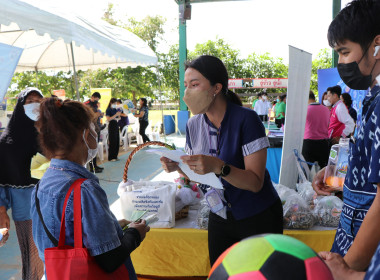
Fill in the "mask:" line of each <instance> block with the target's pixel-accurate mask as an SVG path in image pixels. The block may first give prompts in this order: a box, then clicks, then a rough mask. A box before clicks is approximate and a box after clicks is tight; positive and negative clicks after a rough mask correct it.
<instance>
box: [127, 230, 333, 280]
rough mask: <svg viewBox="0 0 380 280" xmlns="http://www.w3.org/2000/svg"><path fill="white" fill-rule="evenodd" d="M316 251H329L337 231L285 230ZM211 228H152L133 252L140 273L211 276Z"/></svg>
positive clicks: (136, 268) (167, 275)
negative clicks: (209, 253) (209, 236)
mask: <svg viewBox="0 0 380 280" xmlns="http://www.w3.org/2000/svg"><path fill="white" fill-rule="evenodd" d="M284 234H286V235H289V236H292V237H295V238H297V239H298V240H300V241H302V242H304V243H306V244H307V245H309V246H310V247H311V248H313V249H314V250H315V251H316V252H319V251H329V250H330V248H331V245H332V243H333V241H334V236H335V230H326V231H317V230H285V231H284ZM207 244H208V241H207V230H200V229H185V228H173V229H151V231H150V232H149V233H148V234H147V236H146V238H145V240H144V241H143V242H142V243H141V245H140V247H139V248H137V249H136V250H135V251H134V252H133V253H132V261H133V265H134V267H135V270H136V273H137V274H141V275H154V276H166V277H169V276H173V277H174V276H207V275H208V273H209V270H210V264H209V256H208V245H207Z"/></svg>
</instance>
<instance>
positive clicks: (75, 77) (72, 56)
mask: <svg viewBox="0 0 380 280" xmlns="http://www.w3.org/2000/svg"><path fill="white" fill-rule="evenodd" d="M70 48H71V58H72V60H73V68H74V80H75V90H76V92H77V100H78V101H80V98H79V87H78V77H77V71H76V70H75V60H74V48H73V42H71V43H70Z"/></svg>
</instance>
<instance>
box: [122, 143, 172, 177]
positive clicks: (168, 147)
mask: <svg viewBox="0 0 380 280" xmlns="http://www.w3.org/2000/svg"><path fill="white" fill-rule="evenodd" d="M148 146H161V147H165V148H167V149H169V150H175V146H174V145H173V146H170V145H169V144H166V143H163V142H160V141H149V142H146V143H144V144H142V145H140V146H138V147H136V148H135V149H134V150H133V151H132V152H131V154H130V155H129V157H128V159H127V162H126V163H125V167H124V174H123V181H124V183H125V182H127V180H128V177H127V174H128V167H129V164H130V163H131V161H132V158H133V156H134V155H135V154H136V153H137V152H138V151H140V150H141V149H144V148H145V147H148Z"/></svg>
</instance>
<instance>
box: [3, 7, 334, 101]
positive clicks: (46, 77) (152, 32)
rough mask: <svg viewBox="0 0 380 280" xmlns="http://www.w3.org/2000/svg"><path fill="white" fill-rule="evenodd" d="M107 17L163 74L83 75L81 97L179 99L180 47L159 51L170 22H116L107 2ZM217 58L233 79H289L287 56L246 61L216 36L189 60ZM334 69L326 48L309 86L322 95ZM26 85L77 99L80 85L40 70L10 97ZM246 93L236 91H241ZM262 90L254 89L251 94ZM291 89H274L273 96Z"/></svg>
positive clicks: (17, 84)
mask: <svg viewBox="0 0 380 280" xmlns="http://www.w3.org/2000/svg"><path fill="white" fill-rule="evenodd" d="M103 19H104V20H106V21H107V22H109V23H110V24H113V25H117V26H120V27H123V28H126V29H127V30H129V31H131V32H133V33H134V34H135V35H137V36H139V37H140V38H141V39H143V40H144V41H145V42H147V44H148V45H149V46H150V47H151V48H152V50H153V51H155V52H156V54H157V57H158V70H157V69H156V67H151V66H148V67H141V66H138V67H136V68H132V67H127V68H117V69H106V70H100V69H99V70H96V71H93V70H88V71H78V73H77V75H78V81H79V92H80V96H81V97H83V96H89V95H90V89H91V88H111V89H112V96H113V97H117V98H128V99H131V100H134V101H136V100H137V99H138V98H140V97H152V98H155V97H157V96H158V95H161V94H163V95H164V96H165V97H167V98H169V99H171V100H178V99H179V46H178V44H175V45H172V46H170V48H169V50H168V51H167V52H165V53H158V52H157V47H158V45H159V43H160V42H162V41H163V40H164V34H165V33H164V28H163V27H164V24H165V22H166V19H165V18H163V17H161V16H154V17H152V16H147V17H145V18H144V19H142V20H141V21H138V20H136V19H135V18H133V17H131V18H128V19H127V20H126V22H121V21H118V20H116V19H115V18H114V6H113V4H112V3H110V4H108V6H107V8H106V10H105V12H104V15H103ZM204 54H208V55H214V56H216V57H219V58H220V59H221V60H222V61H223V62H224V64H225V65H226V68H227V70H228V74H229V77H230V78H286V77H287V76H288V66H287V65H286V64H285V63H284V62H283V59H282V58H276V57H272V56H271V55H270V54H269V53H264V54H257V53H252V54H250V55H249V56H248V58H246V59H245V58H241V56H240V52H239V50H236V49H234V48H232V47H231V45H230V44H228V43H227V42H226V41H225V40H224V39H222V38H216V39H215V41H212V40H209V41H206V42H204V43H199V44H197V45H196V46H195V48H194V50H192V51H189V52H188V59H189V60H192V59H194V58H196V57H198V56H200V55H204ZM330 67H331V52H330V51H329V50H328V49H324V50H322V51H321V52H320V53H319V54H318V55H317V57H316V58H315V59H314V60H313V62H312V76H311V83H310V88H311V90H313V91H314V93H317V84H318V76H317V71H318V69H326V68H330ZM27 86H37V87H39V88H40V89H41V90H42V92H43V93H44V94H45V95H47V96H48V95H50V94H51V93H52V91H53V90H55V89H65V91H66V96H67V97H69V98H76V93H75V83H74V79H73V73H72V72H55V73H45V72H40V71H39V72H38V73H37V79H36V74H35V72H23V73H16V74H15V75H14V76H13V79H12V86H11V87H10V89H9V90H8V96H15V95H16V94H17V93H19V92H20V91H21V90H22V89H24V88H25V87H27ZM245 91H246V90H236V92H237V93H242V92H245ZM254 91H259V90H250V92H254ZM271 91H272V92H274V91H276V92H279V91H286V89H284V90H279V89H273V90H268V92H271Z"/></svg>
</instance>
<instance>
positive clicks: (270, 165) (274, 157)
mask: <svg viewBox="0 0 380 280" xmlns="http://www.w3.org/2000/svg"><path fill="white" fill-rule="evenodd" d="M281 155H282V148H268V150H267V169H268V172H269V175H270V177H271V179H272V181H273V182H275V183H278V181H279V178H280V167H281Z"/></svg>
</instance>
